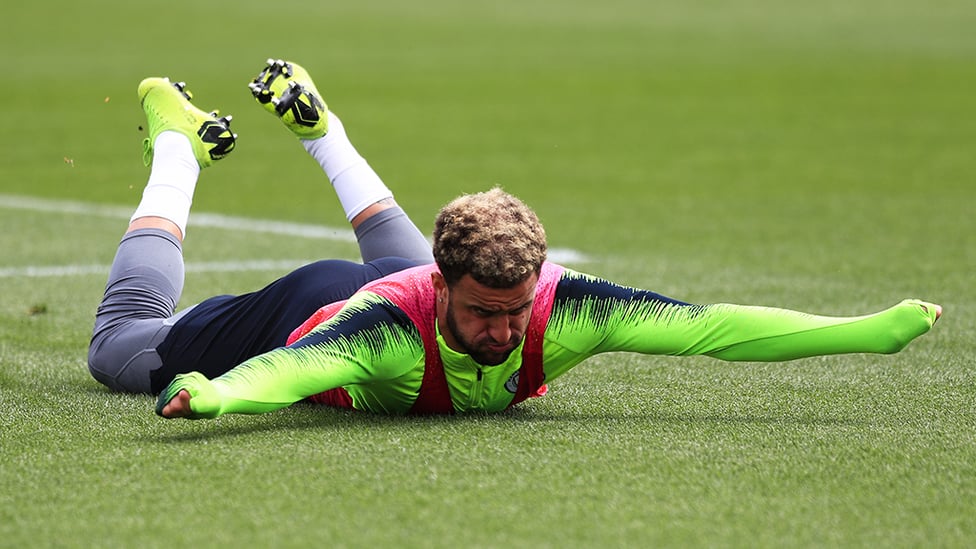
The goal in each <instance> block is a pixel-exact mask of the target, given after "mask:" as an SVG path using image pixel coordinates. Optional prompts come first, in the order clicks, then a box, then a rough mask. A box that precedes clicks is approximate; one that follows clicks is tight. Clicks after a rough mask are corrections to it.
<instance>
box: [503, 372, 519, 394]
mask: <svg viewBox="0 0 976 549" xmlns="http://www.w3.org/2000/svg"><path fill="white" fill-rule="evenodd" d="M519 372H520V370H515V373H514V374H512V376H511V377H509V378H508V381H506V382H505V390H506V391H508V392H509V393H512V394H513V395H514V394H515V392H516V391H518V382H519Z"/></svg>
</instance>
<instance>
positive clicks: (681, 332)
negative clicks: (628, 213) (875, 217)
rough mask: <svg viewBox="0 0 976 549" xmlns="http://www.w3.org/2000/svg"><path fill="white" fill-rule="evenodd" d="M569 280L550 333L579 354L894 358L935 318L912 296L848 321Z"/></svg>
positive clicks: (931, 308)
mask: <svg viewBox="0 0 976 549" xmlns="http://www.w3.org/2000/svg"><path fill="white" fill-rule="evenodd" d="M570 277H571V279H570V280H569V281H568V283H561V286H560V290H559V293H558V294H557V301H556V303H557V307H555V308H554V313H553V319H552V320H550V328H549V332H550V333H552V334H555V335H554V337H557V338H559V340H560V343H561V344H565V345H566V346H568V347H570V348H573V347H575V348H576V350H578V351H580V352H585V351H587V350H588V351H589V352H591V353H600V352H608V351H631V352H638V353H645V354H661V355H708V356H712V357H716V358H720V359H723V360H740V361H783V360H792V359H796V358H804V357H810V356H818V355H829V354H841V353H894V352H897V351H900V350H901V349H903V348H904V347H905V346H906V345H908V343H909V342H911V341H912V340H913V339H915V338H916V337H918V336H920V335H922V334H924V333H925V332H927V331H928V330H929V329H930V328H931V327H932V325H933V324H934V323H935V321H936V320H937V319H938V318H939V316H940V315H941V314H942V309H941V307H939V306H938V305H935V304H931V303H926V302H924V301H920V300H914V299H909V300H905V301H902V302H901V303H899V304H897V305H895V306H893V307H891V308H889V309H886V310H884V311H881V312H878V313H875V314H870V315H865V316H853V317H831V316H819V315H812V314H806V313H801V312H797V311H791V310H787V309H777V308H771V307H753V306H743V305H730V304H715V305H691V304H688V303H683V302H679V301H674V300H671V299H668V298H666V297H663V296H661V295H658V294H655V293H653V292H649V291H646V290H639V289H634V288H627V287H623V286H619V285H615V284H613V283H610V282H608V281H606V280H602V279H598V278H594V277H590V276H587V275H580V274H578V273H573V274H571V275H570ZM574 340H575V341H574Z"/></svg>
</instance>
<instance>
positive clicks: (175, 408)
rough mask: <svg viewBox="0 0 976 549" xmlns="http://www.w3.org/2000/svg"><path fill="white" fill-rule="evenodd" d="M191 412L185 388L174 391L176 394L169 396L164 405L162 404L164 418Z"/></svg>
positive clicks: (182, 415)
mask: <svg viewBox="0 0 976 549" xmlns="http://www.w3.org/2000/svg"><path fill="white" fill-rule="evenodd" d="M191 413H192V410H191V409H190V393H189V391H187V390H186V389H183V390H182V391H180V392H178V393H176V396H174V397H173V398H171V399H170V401H169V402H167V403H166V406H163V417H165V418H178V417H186V416H188V415H190V414H191Z"/></svg>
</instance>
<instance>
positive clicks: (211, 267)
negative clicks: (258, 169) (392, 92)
mask: <svg viewBox="0 0 976 549" xmlns="http://www.w3.org/2000/svg"><path fill="white" fill-rule="evenodd" d="M0 208H6V209H13V210H27V211H34V212H49V213H60V214H71V215H86V216H94V217H107V218H112V219H126V220H127V219H129V217H131V215H132V209H130V208H125V207H122V206H107V205H105V204H96V203H90V202H76V201H72V200H53V199H46V198H37V197H31V196H19V195H11V194H0ZM190 224H192V225H193V226H194V227H211V228H217V229H230V230H235V231H249V232H255V233H262V234H278V235H283V236H291V237H301V238H312V239H319V240H332V241H338V242H356V235H355V233H354V232H353V231H352V230H350V229H339V228H336V227H328V226H324V225H311V224H306V223H291V222H287V221H275V220H270V219H252V218H248V217H234V216H229V215H223V214H217V213H204V212H201V213H191V214H190ZM549 259H550V260H551V261H555V262H557V263H582V262H586V261H588V259H587V257H586V256H585V255H584V254H583V253H581V252H578V251H576V250H573V249H570V248H550V249H549ZM308 262H309V261H308V260H257V261H225V262H205V263H189V264H187V265H186V270H187V272H236V271H265V270H281V269H289V268H294V267H298V266H300V265H304V264H306V263H308ZM108 270H109V266H108V265H90V264H89V265H61V266H40V265H28V266H23V267H5V268H0V278H14V277H28V278H37V277H59V276H78V275H91V274H107V273H108Z"/></svg>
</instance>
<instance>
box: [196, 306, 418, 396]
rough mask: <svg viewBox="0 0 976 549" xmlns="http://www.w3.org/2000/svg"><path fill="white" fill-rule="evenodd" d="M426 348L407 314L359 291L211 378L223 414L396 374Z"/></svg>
mask: <svg viewBox="0 0 976 549" xmlns="http://www.w3.org/2000/svg"><path fill="white" fill-rule="evenodd" d="M423 352H424V351H423V343H422V341H421V338H420V334H419V332H418V330H417V328H416V327H415V326H414V324H413V323H412V322H411V321H410V319H409V318H408V317H407V316H406V314H404V313H403V312H402V311H401V310H400V309H398V308H397V307H396V306H394V305H393V304H392V303H390V302H389V301H388V300H386V299H385V298H383V297H380V296H378V295H376V294H372V293H360V294H356V296H354V297H353V298H352V299H350V300H349V302H348V303H346V305H345V306H344V307H343V308H342V310H341V311H339V312H338V313H337V314H336V315H335V316H333V317H332V318H331V319H329V320H327V321H325V322H323V323H322V324H320V325H318V326H317V327H316V328H314V329H313V330H311V331H310V332H309V333H308V334H307V335H305V336H304V337H302V338H301V339H299V340H298V341H296V342H294V343H293V344H291V345H290V346H288V347H281V348H278V349H275V350H272V351H270V352H267V353H265V354H262V355H259V356H257V357H254V358H252V359H250V360H248V361H246V362H244V363H242V364H241V365H239V366H237V367H236V368H234V369H232V370H230V371H229V372H227V373H226V374H224V375H222V376H220V377H218V378H216V379H214V380H213V384H214V386H215V387H216V389H217V392H218V393H219V395H220V401H221V404H220V407H221V409H220V413H221V414H225V413H255V412H266V411H268V410H269V409H277V408H283V407H285V406H288V405H290V404H292V403H294V402H297V401H299V400H302V399H303V398H306V397H308V396H310V395H313V394H317V393H320V392H323V391H327V390H330V389H334V388H336V387H342V386H348V385H354V384H360V383H371V382H375V381H383V380H388V379H393V378H397V377H399V376H401V375H403V374H404V373H405V372H407V371H408V370H410V369H411V368H413V366H414V365H416V364H417V361H418V357H420V360H422V357H423Z"/></svg>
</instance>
